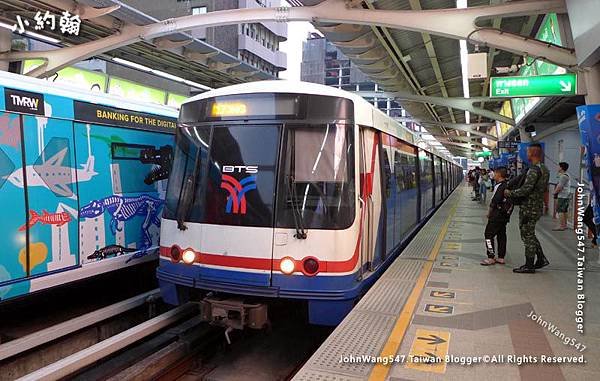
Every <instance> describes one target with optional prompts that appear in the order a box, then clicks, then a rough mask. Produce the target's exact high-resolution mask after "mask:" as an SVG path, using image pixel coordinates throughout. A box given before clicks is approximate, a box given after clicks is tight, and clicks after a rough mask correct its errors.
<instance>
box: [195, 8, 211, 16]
mask: <svg viewBox="0 0 600 381" xmlns="http://www.w3.org/2000/svg"><path fill="white" fill-rule="evenodd" d="M206 11H207V9H206V7H192V14H193V15H203V14H205V13H206Z"/></svg>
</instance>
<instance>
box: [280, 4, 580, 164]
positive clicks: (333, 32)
mask: <svg viewBox="0 0 600 381" xmlns="http://www.w3.org/2000/svg"><path fill="white" fill-rule="evenodd" d="M321 1H323V0H291V1H290V3H291V4H292V5H294V6H302V5H315V4H318V3H320V2H321ZM500 3H503V1H502V0H469V7H475V6H485V5H495V4H500ZM362 7H363V8H371V9H387V10H420V9H423V10H429V9H444V8H456V0H420V1H419V0H377V1H364V2H363V3H362ZM542 20H543V15H537V16H519V17H507V18H496V19H490V20H486V21H485V22H482V23H481V24H480V25H479V26H480V27H493V28H500V29H502V30H504V31H508V32H512V33H517V34H520V35H524V36H533V35H534V34H535V32H536V31H537V29H538V28H539V26H540V24H541V22H542ZM448 22H452V20H448ZM314 26H315V27H316V28H317V29H318V30H319V31H320V32H321V33H322V34H323V35H324V36H325V38H327V39H328V40H329V41H331V42H332V43H334V44H335V45H336V46H337V47H338V48H339V49H340V50H341V51H342V52H343V53H344V54H345V55H347V56H348V58H350V60H351V61H352V62H353V64H354V65H356V66H357V67H358V68H359V69H360V70H361V71H363V72H364V73H365V74H367V75H368V76H369V77H370V79H371V80H372V81H373V82H375V83H378V84H379V85H380V87H381V88H382V89H383V90H386V91H394V90H398V91H400V90H401V91H409V92H411V93H414V94H420V95H428V96H439V97H463V87H462V75H461V59H460V46H459V41H458V40H455V39H450V38H446V37H440V36H434V35H430V34H427V33H419V32H412V31H406V30H397V29H390V28H385V27H376V26H361V25H353V26H342V25H340V24H318V23H315V24H314ZM468 49H469V53H473V52H474V47H473V46H471V45H469V46H468ZM479 52H486V53H487V54H488V78H487V79H478V80H470V81H469V93H470V96H471V97H479V96H487V95H488V90H489V77H490V75H491V72H490V70H491V68H492V67H498V66H511V65H513V64H518V63H520V62H521V61H522V57H520V56H517V55H514V54H512V53H510V52H506V51H501V50H497V49H494V48H488V47H483V46H482V47H479ZM365 53H366V54H365ZM365 55H366V56H368V57H369V58H368V59H363V58H362V57H364V56H365ZM373 64H375V65H373ZM369 65H372V66H371V67H369ZM385 67H388V68H389V69H387V70H385V71H384V73H380V72H381V70H382V68H385ZM374 68H376V70H375V69H374ZM401 103H402V106H403V107H404V108H405V109H406V110H407V112H408V113H409V114H410V115H411V116H412V117H414V118H416V119H422V120H430V121H441V122H447V123H465V113H464V111H463V110H458V109H452V108H448V107H445V106H438V105H431V104H424V103H420V102H410V101H402V102H401ZM580 103H582V97H576V98H554V99H553V102H552V109H551V110H547V112H544V113H542V114H544V115H545V117H546V119H545V120H544V121H548V120H553V121H562V120H557V119H560V118H563V119H564V118H566V117H568V115H571V114H572V113H573V105H574V104H580ZM483 107H484V108H486V109H489V110H494V111H498V110H499V109H500V107H501V101H490V102H485V104H484V105H483ZM567 114H568V115H567ZM542 117H543V116H542ZM533 121H534V120H532V122H533ZM474 122H493V121H491V120H489V119H486V118H484V117H481V116H477V115H471V123H474ZM427 129H428V131H429V132H431V133H433V134H440V135H448V136H452V135H454V136H458V135H459V134H461V133H460V132H459V131H456V130H455V131H451V130H448V129H446V128H444V127H440V126H434V125H431V126H427ZM465 134H466V133H464V132H463V133H462V136H463V137H464V135H465ZM442 143H444V142H442ZM446 146H447V148H448V149H449V150H450V151H451V152H453V153H455V154H465V153H466V152H464V151H462V152H461V149H460V148H459V147H456V146H451V145H446Z"/></svg>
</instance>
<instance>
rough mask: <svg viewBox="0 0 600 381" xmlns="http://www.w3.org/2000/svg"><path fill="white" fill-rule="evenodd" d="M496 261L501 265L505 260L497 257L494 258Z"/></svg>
mask: <svg viewBox="0 0 600 381" xmlns="http://www.w3.org/2000/svg"><path fill="white" fill-rule="evenodd" d="M496 263H499V264H501V265H503V264H505V263H506V262H505V261H504V258H498V259H496Z"/></svg>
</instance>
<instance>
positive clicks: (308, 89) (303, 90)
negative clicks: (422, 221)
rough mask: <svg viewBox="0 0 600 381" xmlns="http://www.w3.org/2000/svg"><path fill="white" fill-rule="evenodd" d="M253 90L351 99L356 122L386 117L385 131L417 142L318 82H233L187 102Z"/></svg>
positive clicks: (357, 99)
mask: <svg viewBox="0 0 600 381" xmlns="http://www.w3.org/2000/svg"><path fill="white" fill-rule="evenodd" d="M251 93H292V94H312V95H326V96H333V97H339V98H346V99H350V100H352V102H353V103H354V107H355V114H356V123H358V124H362V125H365V126H375V125H378V126H381V125H382V124H381V123H375V120H376V119H377V120H384V123H383V125H384V126H385V127H383V128H382V127H380V129H381V130H382V131H385V132H387V133H391V134H393V135H394V136H397V137H399V138H402V139H404V140H406V141H408V142H410V143H413V144H415V140H416V139H415V133H414V132H413V131H412V130H409V129H408V128H406V127H404V126H402V125H401V124H400V123H398V122H397V121H396V120H394V119H393V118H390V117H389V116H388V115H387V114H385V113H384V112H382V111H381V110H379V109H378V108H376V107H375V106H373V105H372V104H371V103H369V102H367V101H366V100H365V99H364V98H363V97H361V96H359V95H356V94H353V93H351V92H349V91H345V90H341V89H338V88H335V87H331V86H326V85H321V84H318V83H311V82H302V81H293V80H270V81H255V82H246V83H241V84H237V85H231V86H226V87H221V88H218V89H214V90H210V91H207V92H204V93H202V94H198V95H196V96H194V97H191V98H189V99H187V100H186V101H185V102H184V104H186V103H188V102H194V101H197V100H200V99H206V98H212V97H218V96H225V95H234V94H251ZM426 150H427V151H429V152H433V153H435V154H436V155H438V156H441V157H444V158H446V159H448V160H450V161H451V160H452V158H451V157H449V156H448V155H446V154H444V153H441V152H439V151H438V150H437V149H435V148H434V147H431V148H429V149H426Z"/></svg>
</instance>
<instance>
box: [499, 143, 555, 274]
mask: <svg viewBox="0 0 600 381" xmlns="http://www.w3.org/2000/svg"><path fill="white" fill-rule="evenodd" d="M543 157H544V153H543V151H542V146H541V145H540V144H538V143H533V144H531V145H530V146H529V147H527V159H528V160H529V162H530V163H531V167H530V168H529V170H528V171H527V175H526V178H525V182H524V183H523V185H522V186H521V187H520V188H518V189H514V190H505V191H504V195H505V196H506V197H508V198H515V197H524V198H525V200H524V201H523V203H522V204H521V206H520V207H519V230H520V231H521V239H522V240H523V244H524V245H525V264H524V265H523V266H521V267H519V268H516V269H513V271H514V272H516V273H534V272H535V269H541V268H542V267H544V266H547V265H548V264H550V262H548V259H546V257H545V256H544V252H543V250H542V246H541V245H540V241H538V239H537V237H536V236H535V225H536V224H537V222H538V220H539V219H540V217H541V216H542V213H543V212H544V193H545V192H546V189H548V179H549V177H550V174H549V172H548V169H547V168H546V166H545V165H544V164H543V163H542V158H543ZM536 255H537V257H538V259H537V261H535V257H536ZM534 262H535V263H534Z"/></svg>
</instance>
